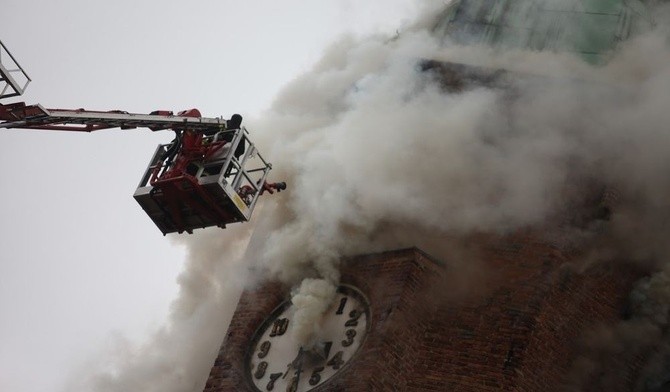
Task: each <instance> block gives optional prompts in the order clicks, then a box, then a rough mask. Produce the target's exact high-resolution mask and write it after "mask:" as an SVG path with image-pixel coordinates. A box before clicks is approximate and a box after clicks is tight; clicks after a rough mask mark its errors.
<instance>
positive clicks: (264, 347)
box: [258, 340, 272, 358]
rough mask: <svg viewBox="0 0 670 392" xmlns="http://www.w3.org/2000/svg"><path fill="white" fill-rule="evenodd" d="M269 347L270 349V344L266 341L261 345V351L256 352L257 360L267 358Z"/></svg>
mask: <svg viewBox="0 0 670 392" xmlns="http://www.w3.org/2000/svg"><path fill="white" fill-rule="evenodd" d="M270 347H272V343H270V341H268V340H266V341H264V342H263V343H262V344H261V349H260V351H259V352H258V358H265V357H267V356H268V351H270Z"/></svg>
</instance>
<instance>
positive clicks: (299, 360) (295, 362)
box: [282, 346, 304, 379]
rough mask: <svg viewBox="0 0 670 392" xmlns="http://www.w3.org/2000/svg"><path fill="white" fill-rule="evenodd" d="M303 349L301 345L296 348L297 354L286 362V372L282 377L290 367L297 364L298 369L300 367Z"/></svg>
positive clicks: (285, 374) (292, 367) (294, 367)
mask: <svg viewBox="0 0 670 392" xmlns="http://www.w3.org/2000/svg"><path fill="white" fill-rule="evenodd" d="M303 353H304V351H303V350H302V346H301V347H300V349H299V350H298V355H296V356H295V358H294V359H293V360H292V361H291V362H289V363H288V365H287V366H286V372H285V373H284V377H282V379H284V378H286V376H287V375H288V373H289V371H290V370H291V369H296V367H297V366H299V368H300V369H302V356H303Z"/></svg>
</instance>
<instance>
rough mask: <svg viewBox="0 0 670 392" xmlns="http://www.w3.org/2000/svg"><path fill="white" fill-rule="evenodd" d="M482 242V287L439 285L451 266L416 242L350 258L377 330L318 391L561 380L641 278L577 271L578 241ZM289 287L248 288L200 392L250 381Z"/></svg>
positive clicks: (535, 386)
mask: <svg viewBox="0 0 670 392" xmlns="http://www.w3.org/2000/svg"><path fill="white" fill-rule="evenodd" d="M476 243H477V246H478V247H479V250H480V252H479V255H480V257H481V258H482V259H483V260H484V261H485V262H486V264H487V266H488V267H489V268H490V269H491V270H492V272H493V274H494V275H495V277H496V279H494V280H493V281H489V282H487V283H486V284H487V285H488V286H490V287H487V291H486V294H485V295H480V296H473V297H470V298H462V297H459V298H458V300H456V299H449V298H450V297H449V296H448V295H444V294H445V293H448V291H449V285H448V284H447V283H446V282H447V280H445V279H444V278H445V275H446V274H448V273H449V268H447V267H448V265H445V264H441V263H440V262H439V261H436V260H434V259H432V258H431V257H430V256H428V255H427V254H425V253H423V252H422V251H420V250H417V249H404V250H398V251H391V252H385V253H379V254H373V255H366V256H360V257H355V258H352V259H349V260H346V261H345V262H344V263H343V269H342V282H343V283H348V284H351V285H354V286H356V287H358V288H359V289H360V290H361V291H362V292H363V293H364V294H365V295H366V296H367V297H368V299H369V301H370V312H371V314H370V321H371V323H370V325H371V327H370V328H371V329H370V331H369V332H368V335H367V337H366V341H365V342H364V343H363V346H362V347H361V348H360V349H359V351H358V353H357V355H356V357H355V358H353V359H352V361H351V362H349V363H348V364H347V366H346V368H345V369H344V370H343V371H341V372H340V373H338V374H337V375H336V376H334V377H333V378H331V379H330V380H329V381H328V382H327V383H325V384H324V385H322V386H321V387H320V388H319V389H318V391H319V392H335V391H445V390H456V391H499V390H515V391H552V390H557V389H558V388H559V386H560V385H561V384H562V382H563V379H564V378H565V377H566V374H567V371H568V370H569V367H570V365H571V363H572V361H573V360H574V358H575V357H576V356H577V355H578V353H579V347H580V346H579V340H580V338H581V336H582V334H583V333H584V332H585V331H586V330H588V329H589V328H590V327H592V326H594V325H596V324H597V323H599V322H613V321H615V320H617V319H619V317H620V312H621V308H622V307H623V304H624V301H625V298H626V295H627V293H628V291H629V288H630V286H631V284H632V282H633V280H634V279H635V277H636V276H635V274H630V273H627V272H625V271H623V270H621V271H619V270H617V269H609V270H604V269H598V270H593V271H590V272H587V273H583V274H577V273H575V272H573V271H572V270H571V269H569V268H566V264H565V263H566V262H568V261H569V260H570V259H571V258H572V257H574V254H572V252H571V251H568V250H566V249H561V248H560V247H557V246H556V245H548V244H547V243H546V241H542V240H539V239H537V238H534V237H533V236H532V235H528V234H519V235H516V236H512V237H506V238H478V239H477V240H476ZM473 284H476V283H473ZM288 292H289V290H288V288H286V287H282V286H281V285H279V284H277V283H267V284H265V285H263V286H262V287H259V288H257V289H255V290H252V291H249V292H246V293H245V294H244V295H243V296H242V298H241V300H240V303H239V305H238V308H237V311H236V313H235V315H234V316H233V320H232V323H231V325H230V327H229V332H228V335H227V337H226V340H225V341H224V342H223V345H222V347H221V350H220V352H219V355H218V357H217V359H216V361H215V363H214V366H213V368H212V371H211V374H210V376H209V379H208V381H207V384H206V387H205V392H220V391H252V390H253V388H252V387H251V386H250V383H248V382H247V380H246V376H245V372H244V357H245V354H246V349H247V347H248V345H249V344H250V340H251V337H252V335H253V333H254V331H255V330H256V328H258V326H259V325H260V324H261V323H262V321H263V320H264V319H265V317H267V315H269V314H270V312H271V311H272V310H273V309H274V308H275V307H276V306H278V305H279V304H280V303H281V302H282V301H283V300H285V299H286V298H288ZM622 377H623V378H625V375H622ZM622 390H624V389H622Z"/></svg>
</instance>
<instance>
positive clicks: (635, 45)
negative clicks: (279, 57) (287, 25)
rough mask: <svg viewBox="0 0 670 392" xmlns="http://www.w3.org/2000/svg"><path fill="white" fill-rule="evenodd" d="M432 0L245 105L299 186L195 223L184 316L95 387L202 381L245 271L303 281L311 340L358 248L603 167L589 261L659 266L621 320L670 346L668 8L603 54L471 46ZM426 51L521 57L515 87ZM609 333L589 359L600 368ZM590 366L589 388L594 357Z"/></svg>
mask: <svg viewBox="0 0 670 392" xmlns="http://www.w3.org/2000/svg"><path fill="white" fill-rule="evenodd" d="M435 3H442V2H435ZM417 6H418V5H417ZM421 6H422V7H423V11H422V12H421V13H420V16H419V17H418V18H417V20H415V21H414V22H412V23H409V24H407V25H406V26H399V31H398V33H397V34H396V35H394V36H367V37H362V38H361V37H353V36H345V37H341V38H340V39H339V40H337V41H336V42H334V43H333V44H332V45H330V46H329V47H328V48H326V49H325V52H324V54H323V57H322V58H321V60H320V61H318V63H317V64H315V65H314V66H313V68H312V69H311V70H310V71H308V72H306V73H305V74H303V75H300V76H298V77H296V78H295V79H294V80H293V81H292V82H290V83H289V84H288V85H287V86H285V88H284V89H283V91H281V93H280V94H279V95H278V96H277V97H276V99H275V101H274V104H273V105H272V107H271V108H270V109H269V110H268V111H267V112H265V113H263V114H262V115H260V116H258V117H257V118H249V117H248V116H247V117H246V118H245V124H246V126H247V128H248V129H249V130H250V132H251V137H252V138H253V140H254V142H255V143H256V144H257V145H258V146H259V149H260V150H261V151H262V152H263V154H264V156H265V157H267V158H268V159H269V160H270V161H271V162H272V164H273V168H274V170H273V171H272V179H273V180H277V181H286V182H287V184H288V189H287V190H286V191H285V192H282V193H280V194H279V195H278V196H277V195H276V196H273V197H266V198H265V199H264V200H263V201H262V204H260V205H259V206H258V208H257V209H256V211H255V216H254V217H253V219H252V221H251V222H250V223H246V224H239V225H237V226H234V227H233V226H231V227H230V228H228V229H226V230H223V231H222V230H219V229H207V230H203V231H201V232H198V233H196V234H194V235H192V236H188V237H186V238H184V239H181V238H180V239H179V241H184V243H185V244H186V246H187V247H188V249H189V262H188V265H187V269H186V271H185V272H183V274H182V275H181V277H180V280H179V283H180V285H181V292H180V296H179V297H178V298H177V299H176V300H175V302H174V304H173V308H172V314H171V317H170V319H169V322H168V324H167V325H166V326H165V327H164V328H163V329H162V330H160V331H159V332H157V333H156V334H155V336H154V337H153V339H152V340H151V341H149V342H147V343H145V344H143V345H141V346H138V347H135V346H127V345H124V344H121V343H120V344H119V345H118V347H117V348H116V349H115V351H116V354H117V355H116V356H113V357H112V359H111V360H110V363H108V364H106V365H105V367H104V368H103V369H101V370H100V371H99V372H98V373H96V374H94V375H93V376H91V377H89V378H88V379H87V380H86V381H85V383H86V387H85V388H86V389H85V390H93V391H99V392H113V391H161V392H166V391H174V392H183V391H193V392H195V391H201V390H202V388H203V386H204V383H205V381H206V379H207V374H208V372H209V369H210V367H211V365H212V363H213V360H214V358H215V356H216V353H217V350H218V348H219V345H220V343H221V341H222V340H223V336H224V335H225V331H226V325H227V323H228V322H229V320H230V318H231V317H232V312H233V311H234V308H235V306H236V301H237V298H238V297H237V296H238V292H239V290H240V289H241V288H242V287H251V286H253V285H256V284H259V283H260V282H262V281H264V280H267V279H279V280H281V281H282V282H285V283H286V284H287V285H289V286H290V287H293V295H294V298H295V301H294V302H295V304H296V307H297V308H298V310H297V314H296V319H299V320H300V322H299V323H296V325H298V324H299V325H300V327H299V330H296V331H294V333H295V334H296V336H299V337H300V338H301V339H304V340H305V341H307V340H309V339H311V337H312V335H313V333H315V331H314V325H315V322H316V320H318V318H319V317H320V314H321V312H322V311H323V310H324V309H326V308H327V307H328V305H329V301H330V300H331V299H332V297H333V296H334V292H335V287H336V285H337V283H338V280H339V272H338V271H339V269H338V268H339V266H338V262H339V260H340V259H341V258H342V257H346V256H351V255H356V254H361V253H370V252H375V251H381V250H388V249H397V248H402V247H408V246H418V247H421V248H422V249H424V250H426V251H427V252H428V253H431V254H433V255H434V256H436V257H437V258H442V257H444V258H449V249H444V248H445V246H443V245H442V244H443V242H442V241H440V238H447V237H448V238H450V239H454V238H456V239H457V238H459V237H462V236H467V235H470V234H473V233H495V234H507V233H513V232H515V231H516V230H519V229H523V228H528V227H537V226H546V225H547V222H551V221H552V220H553V219H554V218H555V217H556V216H561V214H563V213H564V212H565V209H566V208H568V203H567V202H566V199H569V198H570V197H571V192H570V190H571V189H574V188H575V187H578V186H581V185H583V184H589V183H592V182H593V180H594V179H597V180H598V183H600V184H602V185H603V186H606V187H607V188H608V189H613V190H616V194H617V206H616V208H615V209H614V210H613V213H612V216H611V218H610V220H609V222H608V223H607V225H608V228H607V229H606V230H605V231H604V232H602V231H601V236H605V237H607V240H605V241H601V242H600V245H599V246H600V247H601V248H600V249H598V252H593V254H595V255H594V256H592V257H591V258H590V259H589V260H588V261H585V262H589V263H599V262H608V257H607V255H608V254H612V253H614V252H616V254H618V255H620V256H619V257H618V259H625V260H626V261H628V262H631V263H638V264H639V265H644V267H645V268H649V269H650V271H660V272H658V274H657V275H652V277H651V278H649V279H647V280H645V281H643V282H640V283H639V284H638V285H637V288H636V292H635V293H634V294H633V297H634V301H633V302H634V304H635V305H634V306H632V308H633V312H634V315H633V316H632V319H631V321H628V322H626V323H623V322H622V323H623V324H622V325H620V326H615V327H612V329H611V330H609V335H608V336H609V337H610V338H611V340H616V341H617V342H618V343H620V344H622V345H624V346H626V347H631V346H632V347H635V346H636V345H637V346H639V345H645V344H647V345H648V344H657V345H658V346H659V347H663V349H662V350H661V351H662V352H660V353H659V357H663V354H665V353H668V352H670V340H667V341H666V338H667V337H666V336H664V334H665V333H666V331H667V325H668V309H669V308H670V285H669V284H668V282H669V281H670V279H668V271H670V257H669V256H670V246H669V245H670V241H668V240H667V238H670V237H669V235H670V227H669V226H668V223H667V222H669V220H668V218H670V203H669V200H670V175H669V174H668V170H669V168H670V153H668V152H669V150H670V130H669V129H668V124H670V110H669V108H668V103H670V47H669V45H668V39H667V37H668V34H667V33H668V31H667V27H668V26H669V25H668V23H667V22H668V21H669V20H668V19H666V18H665V15H667V13H666V12H665V10H664V9H663V8H659V9H658V12H657V13H656V17H657V20H656V21H655V22H656V23H655V26H654V27H653V28H651V29H650V30H649V31H646V32H642V33H641V34H639V35H638V36H636V37H633V38H632V39H631V40H629V41H627V42H624V43H622V44H620V46H619V48H618V50H617V52H616V53H612V54H611V55H610V56H609V58H608V59H607V61H606V62H605V64H601V65H597V66H596V65H590V64H588V63H586V62H584V61H582V60H581V59H580V58H578V57H577V56H576V55H575V54H572V53H561V54H559V53H552V52H532V51H525V50H521V49H510V50H507V51H501V50H493V49H487V48H483V47H463V46H458V45H456V44H454V43H451V42H450V41H449V40H448V39H444V38H443V37H438V38H436V37H435V35H434V34H433V26H434V24H435V16H436V15H438V14H439V13H440V10H441V9H442V8H443V7H444V4H429V5H426V4H422V5H421ZM422 59H432V60H440V61H451V62H458V63H464V64H472V65H476V66H478V67H482V68H488V69H506V70H508V74H507V75H505V76H504V79H505V84H506V85H511V86H513V87H512V88H497V87H486V86H483V85H472V86H466V87H465V88H462V89H459V90H458V91H449V90H447V89H445V88H444V87H443V86H442V85H441V84H440V83H439V82H438V81H437V79H436V76H435V74H434V73H432V72H426V71H422V67H421V66H420V62H421V60H422ZM588 230H589V227H584V226H580V227H579V228H578V229H577V228H575V229H574V233H572V234H574V235H575V236H584V235H587V234H588V233H586V234H585V231H586V232H588ZM427 233H430V235H428V234H427ZM572 234H570V233H568V235H572ZM449 260H452V259H451V258H449ZM444 290H448V288H444ZM650 309H652V310H650ZM631 323H635V325H634V326H632V324H631ZM649 331H653V333H650V332H649ZM643 338H644V339H643ZM603 340H604V339H603ZM650 340H651V341H650ZM661 342H665V343H661ZM610 343H611V342H604V341H603V342H602V344H601V345H600V346H598V347H592V348H591V350H592V353H595V352H598V353H600V356H598V355H595V354H588V353H587V354H585V356H584V358H583V362H585V363H586V362H588V363H589V366H591V368H597V367H598V364H597V363H595V361H596V360H595V359H594V358H597V357H601V356H602V353H603V352H607V347H612V346H611V344H610ZM618 343H617V344H618ZM612 344H613V343H612ZM665 365H667V364H663V363H662V361H660V360H659V361H656V362H654V364H650V365H649V366H648V367H647V368H646V370H645V371H646V372H647V373H648V377H647V383H648V384H649V383H652V384H653V383H654V382H662V381H658V380H659V377H661V376H659V375H662V374H668V373H669V372H668V370H667V369H668V368H667V367H665V368H664V367H663V366H665ZM601 370H602V371H603V372H606V370H607V369H601ZM574 383H575V389H576V390H588V388H587V387H586V386H584V385H582V384H580V381H579V376H578V375H576V376H575V382H574ZM646 387H648V385H647V386H643V385H641V386H640V390H644V389H643V388H646ZM79 390H84V389H79Z"/></svg>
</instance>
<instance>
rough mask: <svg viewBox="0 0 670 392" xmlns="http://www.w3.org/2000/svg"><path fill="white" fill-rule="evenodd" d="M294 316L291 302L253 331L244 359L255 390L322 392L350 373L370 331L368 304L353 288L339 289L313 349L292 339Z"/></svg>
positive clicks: (249, 381)
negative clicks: (323, 386)
mask: <svg viewBox="0 0 670 392" xmlns="http://www.w3.org/2000/svg"><path fill="white" fill-rule="evenodd" d="M294 313H295V309H294V308H293V306H292V303H291V301H290V300H286V301H284V302H282V303H281V304H280V305H279V306H277V307H276V308H275V309H274V310H273V311H272V312H271V314H270V315H269V316H268V317H267V318H266V319H265V320H264V321H263V322H262V323H261V325H260V326H259V327H258V328H257V329H256V331H255V332H254V334H253V337H252V339H251V342H250V345H249V348H248V350H247V353H246V355H245V361H244V364H245V367H246V376H247V380H248V383H249V385H251V386H253V390H255V391H258V392H266V391H282V392H283V391H290V392H307V391H315V390H322V388H321V386H322V385H324V384H327V383H328V381H329V380H330V379H331V378H332V377H334V376H336V375H337V374H338V373H340V372H343V371H345V370H346V368H347V367H348V365H349V363H351V362H352V360H353V359H354V357H355V355H356V353H357V351H358V350H359V349H360V348H361V346H362V345H363V344H364V341H365V338H366V336H367V333H368V331H369V329H370V323H369V320H370V307H369V302H368V300H367V298H366V297H365V295H364V294H363V293H362V292H361V291H360V290H358V289H357V288H355V287H354V286H351V285H346V284H343V285H340V286H339V287H338V289H337V294H336V297H335V298H334V301H333V303H332V304H331V306H330V308H329V309H328V310H327V311H326V312H325V313H324V315H323V317H322V319H321V321H320V326H319V336H317V337H316V344H315V345H314V346H313V347H303V346H302V345H301V344H300V342H298V341H297V340H296V338H295V337H294V336H293V334H292V327H293V322H294V320H295V319H294Z"/></svg>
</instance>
